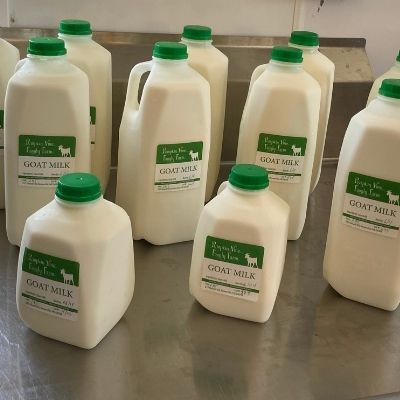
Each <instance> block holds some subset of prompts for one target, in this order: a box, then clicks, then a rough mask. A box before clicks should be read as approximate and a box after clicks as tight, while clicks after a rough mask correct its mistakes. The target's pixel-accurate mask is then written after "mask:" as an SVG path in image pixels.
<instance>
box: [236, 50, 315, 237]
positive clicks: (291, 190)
mask: <svg viewBox="0 0 400 400" xmlns="http://www.w3.org/2000/svg"><path fill="white" fill-rule="evenodd" d="M302 61H303V57H302V51H301V50H299V49H295V48H293V47H274V48H273V49H272V53H271V61H270V62H269V64H264V65H260V66H259V67H257V68H256V69H255V70H254V72H253V75H252V77H251V81H250V88H249V94H248V97H247V101H246V104H245V107H244V110H243V116H242V121H241V124H240V131H239V144H238V150H237V158H236V161H237V163H254V164H257V165H260V166H262V167H264V168H266V169H267V170H268V176H269V182H270V188H271V190H272V191H273V192H274V193H276V194H277V195H278V196H280V197H281V198H282V199H283V200H285V201H286V202H287V203H288V204H289V206H290V218H289V234H288V239H289V240H296V239H298V238H299V237H300V235H301V232H302V230H303V227H304V222H305V219H306V212H307V202H308V194H309V191H310V181H311V173H312V166H313V163H314V154H315V144H316V139H317V130H318V117H319V108H320V100H321V88H320V86H319V84H318V82H317V81H316V80H315V79H314V78H313V77H311V75H309V74H308V73H307V72H305V71H304V69H303V68H302Z"/></svg>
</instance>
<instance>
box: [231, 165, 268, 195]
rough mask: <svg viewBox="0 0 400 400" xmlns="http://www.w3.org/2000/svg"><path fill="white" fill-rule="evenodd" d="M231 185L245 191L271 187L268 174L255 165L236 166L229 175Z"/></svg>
mask: <svg viewBox="0 0 400 400" xmlns="http://www.w3.org/2000/svg"><path fill="white" fill-rule="evenodd" d="M229 183H230V184H231V185H233V186H235V187H238V188H240V189H245V190H261V189H265V188H266V187H268V185H269V180H268V172H267V170H266V169H265V168H262V167H259V166H258V165H254V164H237V165H234V166H233V167H232V169H231V173H230V174H229Z"/></svg>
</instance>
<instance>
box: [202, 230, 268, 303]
mask: <svg viewBox="0 0 400 400" xmlns="http://www.w3.org/2000/svg"><path fill="white" fill-rule="evenodd" d="M263 262H264V247H262V246H257V245H254V244H248V243H240V242H234V241H231V240H226V239H221V238H217V237H213V236H207V238H206V245H205V249H204V259H203V265H202V279H201V287H202V289H204V290H208V291H211V292H214V293H219V294H223V295H226V296H232V297H238V298H241V299H243V300H248V301H257V300H258V296H259V293H260V286H261V279H262V269H263Z"/></svg>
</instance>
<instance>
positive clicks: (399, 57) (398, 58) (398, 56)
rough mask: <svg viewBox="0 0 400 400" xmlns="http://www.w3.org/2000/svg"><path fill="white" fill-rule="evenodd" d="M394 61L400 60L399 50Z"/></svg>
mask: <svg viewBox="0 0 400 400" xmlns="http://www.w3.org/2000/svg"><path fill="white" fill-rule="evenodd" d="M396 61H399V62H400V51H399V54H397V57H396Z"/></svg>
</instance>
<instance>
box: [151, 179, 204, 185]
mask: <svg viewBox="0 0 400 400" xmlns="http://www.w3.org/2000/svg"><path fill="white" fill-rule="evenodd" d="M199 180H200V178H196V179H187V180H185V181H171V182H154V184H155V185H159V186H162V185H176V184H178V183H187V182H197V181H199Z"/></svg>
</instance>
